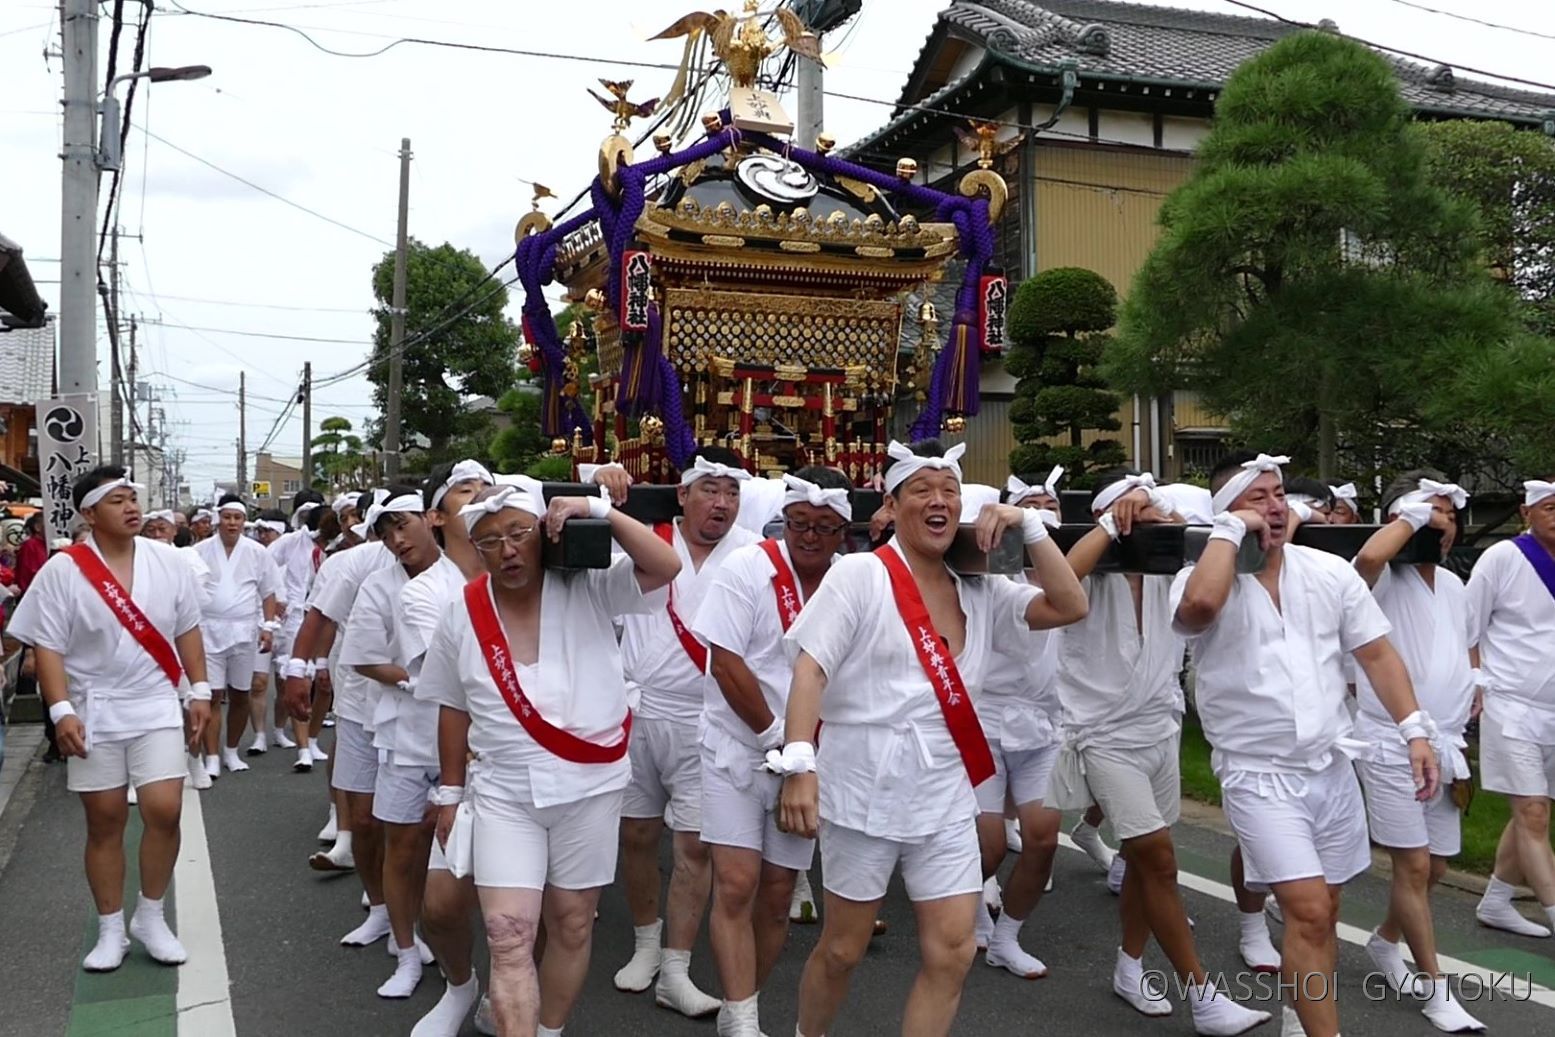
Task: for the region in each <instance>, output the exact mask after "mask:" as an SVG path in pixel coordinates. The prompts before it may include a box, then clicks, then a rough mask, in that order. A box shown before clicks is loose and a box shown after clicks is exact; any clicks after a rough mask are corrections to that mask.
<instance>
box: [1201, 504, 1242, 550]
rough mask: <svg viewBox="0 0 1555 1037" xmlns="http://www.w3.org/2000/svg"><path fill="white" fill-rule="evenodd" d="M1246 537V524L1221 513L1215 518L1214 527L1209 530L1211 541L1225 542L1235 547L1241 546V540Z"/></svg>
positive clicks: (1230, 515) (1223, 512)
mask: <svg viewBox="0 0 1555 1037" xmlns="http://www.w3.org/2000/svg"><path fill="white" fill-rule="evenodd" d="M1245 536H1247V523H1246V522H1243V521H1242V520H1241V519H1239V518H1237V517H1236V516H1235V515H1233V514H1231V513H1230V512H1229V511H1222V512H1221V513H1220V514H1219V515H1216V516H1215V522H1214V525H1213V526H1212V527H1211V528H1210V531H1209V538H1210V539H1211V540H1225V541H1227V542H1229V543H1230V544H1232V545H1233V546H1235V547H1241V546H1242V538H1244V537H1245Z"/></svg>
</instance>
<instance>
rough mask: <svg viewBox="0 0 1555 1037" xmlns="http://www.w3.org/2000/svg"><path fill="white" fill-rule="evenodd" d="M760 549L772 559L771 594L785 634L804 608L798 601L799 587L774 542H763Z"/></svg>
mask: <svg viewBox="0 0 1555 1037" xmlns="http://www.w3.org/2000/svg"><path fill="white" fill-rule="evenodd" d="M761 549H762V550H763V551H765V552H767V557H768V558H770V559H772V568H774V569H776V570H777V572H776V573H775V574H773V577H772V594H773V596H774V597H776V598H777V611H778V619H779V620H780V621H781V622H782V624H783V632H784V633H785V634H786V633H788V628H789V627H791V626H793V625H794V620H796V619H798V618H799V610H800V609H802V608H804V603H803V602H801V601H800V600H799V585H798V584H796V583H795V582H794V570H792V569H790V568H789V567H788V563H787V562H786V561H784V560H783V552H782V551H781V550H780V549H779V548H778V542H777V541H776V540H763V541H762V542H761Z"/></svg>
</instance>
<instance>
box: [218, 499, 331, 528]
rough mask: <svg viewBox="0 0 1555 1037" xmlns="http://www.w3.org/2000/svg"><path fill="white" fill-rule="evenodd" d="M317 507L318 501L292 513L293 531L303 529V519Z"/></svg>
mask: <svg viewBox="0 0 1555 1037" xmlns="http://www.w3.org/2000/svg"><path fill="white" fill-rule="evenodd" d="M317 507H320V505H319V503H318V502H317V501H313V502H311V503H308V504H304V505H303V506H302V507H300V508H298V509H297V510H296V511H294V512H292V528H293V529H301V528H302V517H303V516H304V515H306V514H307V513H308V512H310V511H312V510H313V509H314V508H317ZM195 517H196V518H198V517H199V516H198V515H197V516H195Z"/></svg>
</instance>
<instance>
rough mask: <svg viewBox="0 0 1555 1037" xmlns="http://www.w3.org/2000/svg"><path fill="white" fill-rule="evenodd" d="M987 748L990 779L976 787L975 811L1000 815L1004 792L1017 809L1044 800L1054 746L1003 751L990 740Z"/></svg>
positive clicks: (1056, 745)
mask: <svg viewBox="0 0 1555 1037" xmlns="http://www.w3.org/2000/svg"><path fill="white" fill-rule="evenodd" d="M988 748H989V749H991V750H992V751H993V768H994V770H993V777H991V778H989V779H988V780H987V781H985V782H983V783H982V784H981V785H979V786H977V789H976V792H977V809H978V810H981V811H982V812H983V813H985V814H1003V813H1004V794H1005V792H1006V790H1008V792H1009V794H1010V798H1011V799H1012V800H1014V802H1015V805H1016V806H1017V807H1023V806H1026V805H1027V804H1028V803H1041V802H1042V801H1043V800H1045V799H1047V789H1048V782H1049V779H1050V778H1052V776H1053V764H1055V763H1057V762H1058V750H1059V748H1060V746H1059V745H1058V744H1057V743H1056V742H1055V743H1054V744H1052V745H1044V746H1043V747H1042V748H1040V749H1003V748H1001V747H1000V745H999V741H998V739H995V738H990V739H989V740H988Z"/></svg>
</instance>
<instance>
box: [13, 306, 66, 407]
mask: <svg viewBox="0 0 1555 1037" xmlns="http://www.w3.org/2000/svg"><path fill="white" fill-rule="evenodd" d="M53 388H54V322H53V321H50V322H48V323H47V324H45V325H44V326H43V327H41V328H13V329H12V330H10V331H6V330H5V329H4V328H3V327H0V403H33V402H35V401H37V400H42V399H47V398H48V397H49V396H50V395H52V393H53Z"/></svg>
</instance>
